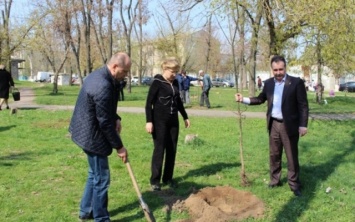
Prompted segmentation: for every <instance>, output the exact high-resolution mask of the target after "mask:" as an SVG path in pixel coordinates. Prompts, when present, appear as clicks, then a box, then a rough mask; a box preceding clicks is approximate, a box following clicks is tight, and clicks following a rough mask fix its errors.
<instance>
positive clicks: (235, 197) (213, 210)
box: [172, 186, 264, 222]
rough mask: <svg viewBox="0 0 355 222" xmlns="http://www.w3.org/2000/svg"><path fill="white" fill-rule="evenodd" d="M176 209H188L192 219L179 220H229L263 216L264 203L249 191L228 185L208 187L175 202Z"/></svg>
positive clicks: (218, 221) (220, 221) (199, 221)
mask: <svg viewBox="0 0 355 222" xmlns="http://www.w3.org/2000/svg"><path fill="white" fill-rule="evenodd" d="M172 208H173V209H174V210H178V211H180V210H181V209H183V208H184V209H187V210H188V211H189V214H190V216H191V219H190V220H179V222H227V221H237V220H243V219H246V218H248V217H252V218H261V217H263V214H264V203H263V202H262V201H261V200H259V199H258V198H257V197H256V196H255V195H253V194H252V193H250V192H247V191H240V190H236V189H234V188H232V187H228V186H219V187H207V188H204V189H201V190H198V191H196V192H195V193H194V194H191V195H190V196H189V197H188V198H187V199H186V200H184V201H181V200H179V201H177V202H175V203H174V204H173V206H172Z"/></svg>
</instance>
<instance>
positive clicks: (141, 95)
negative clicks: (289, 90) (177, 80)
mask: <svg viewBox="0 0 355 222" xmlns="http://www.w3.org/2000/svg"><path fill="white" fill-rule="evenodd" d="M16 85H17V87H19V88H21V87H32V88H33V89H34V90H35V93H36V96H37V97H36V102H37V103H38V104H44V105H74V104H75V101H76V98H77V95H78V91H79V89H80V87H79V86H78V85H74V86H59V87H58V88H59V92H58V94H52V87H53V85H52V84H49V83H47V84H44V83H29V82H18V83H17V84H16ZM148 89H149V87H147V86H132V91H131V93H128V92H127V90H124V92H125V101H121V102H120V103H119V106H121V107H144V106H145V100H146V96H147V92H148ZM235 93H236V89H235V88H223V87H217V88H212V89H211V90H210V102H211V106H212V110H236V109H237V105H236V103H235V102H234V94H235ZM257 93H258V92H257ZM257 93H256V95H257ZM190 94H191V105H189V106H187V107H186V108H187V109H200V106H199V98H200V94H201V89H200V88H199V87H191V88H190ZM243 95H245V96H248V92H247V91H243ZM324 98H325V99H326V100H327V104H326V105H325V104H322V105H319V104H317V103H316V102H315V93H314V92H308V101H309V106H310V113H354V112H355V106H354V104H355V93H346V94H345V93H343V92H336V96H335V97H329V92H325V93H324ZM242 109H243V110H246V111H248V112H265V111H266V103H265V104H262V105H260V106H242Z"/></svg>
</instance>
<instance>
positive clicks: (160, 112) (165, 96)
mask: <svg viewBox="0 0 355 222" xmlns="http://www.w3.org/2000/svg"><path fill="white" fill-rule="evenodd" d="M177 112H180V113H181V115H182V116H183V118H184V120H185V119H188V116H187V113H186V111H185V108H184V105H183V103H182V101H181V97H180V92H179V84H178V81H177V80H176V79H175V80H174V81H173V83H172V84H170V83H169V82H168V81H166V80H165V79H164V77H163V76H162V75H160V74H157V75H156V76H154V80H153V82H152V85H151V86H150V88H149V92H148V96H147V102H146V106H145V113H146V121H147V122H153V121H154V116H155V118H164V119H167V118H169V117H170V116H171V115H176V114H177Z"/></svg>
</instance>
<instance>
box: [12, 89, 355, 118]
mask: <svg viewBox="0 0 355 222" xmlns="http://www.w3.org/2000/svg"><path fill="white" fill-rule="evenodd" d="M20 93H21V100H20V101H16V102H11V103H10V106H11V107H14V108H18V109H46V110H73V109H74V105H68V106H59V105H38V104H36V103H35V102H34V99H35V95H34V92H33V90H32V89H31V88H21V89H20ZM118 112H119V113H125V112H127V113H141V114H144V113H145V110H144V107H120V106H119V107H118ZM186 112H187V113H188V115H189V116H206V117H237V113H236V111H222V110H213V109H208V110H207V109H206V110H204V109H186ZM242 115H243V116H245V117H249V118H266V114H265V112H243V113H242ZM309 118H310V119H323V120H326V119H328V120H345V119H355V115H354V114H348V113H344V114H310V115H309Z"/></svg>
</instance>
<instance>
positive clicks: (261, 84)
mask: <svg viewBox="0 0 355 222" xmlns="http://www.w3.org/2000/svg"><path fill="white" fill-rule="evenodd" d="M262 86H263V82H262V81H261V78H260V76H258V89H259V91H261V87H262Z"/></svg>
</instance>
